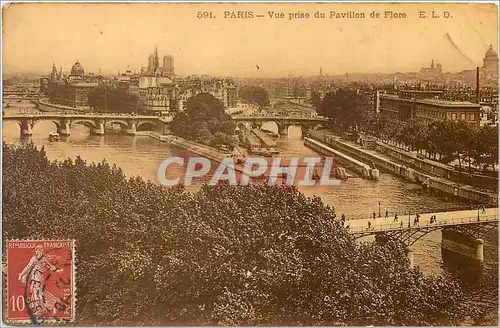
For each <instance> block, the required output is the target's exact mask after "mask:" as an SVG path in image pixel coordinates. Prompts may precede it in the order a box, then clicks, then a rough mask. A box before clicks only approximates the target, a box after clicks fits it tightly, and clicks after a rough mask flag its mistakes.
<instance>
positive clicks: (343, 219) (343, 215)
mask: <svg viewBox="0 0 500 328" xmlns="http://www.w3.org/2000/svg"><path fill="white" fill-rule="evenodd" d="M342 221H344V222H345V214H344V213H342Z"/></svg>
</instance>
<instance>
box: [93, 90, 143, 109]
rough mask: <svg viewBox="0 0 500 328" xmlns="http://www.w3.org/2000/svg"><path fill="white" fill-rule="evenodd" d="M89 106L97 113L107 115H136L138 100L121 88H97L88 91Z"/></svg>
mask: <svg viewBox="0 0 500 328" xmlns="http://www.w3.org/2000/svg"><path fill="white" fill-rule="evenodd" d="M88 104H89V106H90V107H91V108H92V109H94V110H96V111H98V112H108V113H132V112H135V113H137V112H138V110H139V98H138V96H136V95H132V94H130V93H128V92H127V91H126V90H124V89H122V88H109V87H107V86H99V87H97V88H94V89H93V90H91V91H89V94H88Z"/></svg>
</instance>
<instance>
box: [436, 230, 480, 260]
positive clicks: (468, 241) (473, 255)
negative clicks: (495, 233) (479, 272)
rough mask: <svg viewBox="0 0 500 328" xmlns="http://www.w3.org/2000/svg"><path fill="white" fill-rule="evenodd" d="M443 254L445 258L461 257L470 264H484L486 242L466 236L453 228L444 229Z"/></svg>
mask: <svg viewBox="0 0 500 328" xmlns="http://www.w3.org/2000/svg"><path fill="white" fill-rule="evenodd" d="M441 253H442V256H443V258H444V257H447V256H453V257H460V258H463V259H464V260H466V261H468V262H470V261H472V262H474V263H475V264H482V263H483V262H484V240H483V239H481V238H475V237H472V236H470V235H466V234H464V233H462V232H460V231H456V230H454V229H453V228H447V229H443V237H442V241H441Z"/></svg>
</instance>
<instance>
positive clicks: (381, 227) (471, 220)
mask: <svg viewBox="0 0 500 328" xmlns="http://www.w3.org/2000/svg"><path fill="white" fill-rule="evenodd" d="M376 220H377V219H373V221H376ZM366 222H368V221H366ZM370 222H372V221H370ZM401 222H402V223H403V224H402V225H401ZM488 222H498V217H497V215H495V214H489V215H486V214H483V215H480V216H479V220H478V216H477V215H476V216H470V217H469V216H468V217H464V218H459V219H449V220H447V219H444V220H439V221H437V222H434V223H430V222H429V221H426V222H420V223H417V224H414V222H413V221H411V222H410V225H409V226H408V222H407V221H406V220H405V219H404V218H403V219H402V220H401V219H400V221H398V222H394V223H389V224H376V223H375V224H374V223H373V222H372V225H371V227H368V226H362V227H360V226H357V227H349V232H350V233H353V234H354V233H367V232H384V231H397V230H408V229H420V228H429V227H446V226H456V225H464V224H476V223H488ZM346 224H347V225H349V221H346Z"/></svg>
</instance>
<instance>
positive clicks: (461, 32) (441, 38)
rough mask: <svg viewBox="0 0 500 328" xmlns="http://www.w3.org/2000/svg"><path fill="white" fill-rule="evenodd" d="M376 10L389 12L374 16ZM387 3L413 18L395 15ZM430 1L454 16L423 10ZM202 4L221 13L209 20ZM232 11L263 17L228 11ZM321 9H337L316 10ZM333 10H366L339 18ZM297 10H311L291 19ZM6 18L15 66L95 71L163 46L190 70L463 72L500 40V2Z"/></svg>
mask: <svg viewBox="0 0 500 328" xmlns="http://www.w3.org/2000/svg"><path fill="white" fill-rule="evenodd" d="M373 10H374V11H377V12H379V13H380V14H381V18H378V19H375V18H370V13H371V11H373ZM385 10H392V11H394V12H402V13H406V16H407V18H400V19H389V18H388V19H385V18H383V16H384V11H385ZM421 10H423V11H426V13H425V14H426V15H427V16H431V14H432V13H431V12H432V10H434V11H436V14H437V15H440V16H442V15H443V11H448V12H450V14H451V15H452V18H448V19H444V18H436V19H432V18H419V12H420V11H421ZM198 11H211V12H212V13H213V15H215V18H211V19H199V18H197V13H198ZM225 11H252V12H253V16H254V18H247V19H224V17H223V16H224V12H225ZM269 11H274V12H282V13H284V14H285V18H284V19H276V18H269V16H268V15H269ZM316 11H320V12H324V13H325V14H326V17H327V18H324V19H314V18H313V16H314V13H315V12H316ZM330 11H335V12H338V13H342V12H344V13H345V12H348V11H351V12H359V13H361V12H363V13H365V15H366V18H365V19H348V18H344V19H342V18H329V15H330ZM290 12H301V13H309V14H310V15H311V17H310V18H308V19H304V18H303V19H295V20H289V19H288V13H290ZM256 15H264V17H261V18H260V17H256ZM3 18H4V19H3V65H4V66H3V67H4V71H5V72H6V73H9V72H35V73H48V72H49V71H50V68H51V66H52V63H53V62H55V63H56V65H57V67H58V68H59V66H60V65H62V67H63V71H65V72H67V71H69V70H70V69H71V66H72V64H73V63H74V62H75V61H77V60H78V61H80V62H81V63H82V65H83V66H84V68H85V70H86V72H95V73H97V72H98V71H99V69H101V71H102V73H117V72H118V71H121V72H123V71H125V70H126V69H132V70H137V71H138V70H140V67H141V66H146V65H147V58H148V55H149V54H150V53H151V52H152V50H153V49H154V46H155V45H157V46H158V52H159V54H160V58H162V57H163V55H164V54H171V55H173V56H174V62H175V69H176V73H177V74H180V75H191V74H210V75H230V76H242V77H271V76H288V75H289V74H292V75H304V76H305V75H316V74H318V73H319V68H320V67H323V73H324V74H343V73H346V72H352V73H354V72H395V71H401V72H406V71H417V70H419V69H420V67H422V66H428V65H429V64H430V61H431V59H432V58H434V59H435V60H436V61H437V62H441V63H442V65H443V70H444V71H460V70H463V69H472V68H474V67H475V66H482V58H483V57H484V53H485V52H486V50H487V49H488V45H489V44H490V43H491V44H493V47H494V48H495V49H497V48H498V27H497V21H498V19H497V7H496V6H495V5H492V4H355V3H348V4H331V3H330V4H279V3H274V4H257V3H253V4H249V3H246V4H244V3H240V4H16V5H11V6H10V7H7V8H6V7H5V6H4V8H3ZM257 66H258V68H257Z"/></svg>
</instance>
